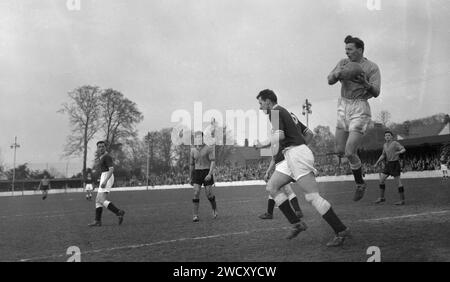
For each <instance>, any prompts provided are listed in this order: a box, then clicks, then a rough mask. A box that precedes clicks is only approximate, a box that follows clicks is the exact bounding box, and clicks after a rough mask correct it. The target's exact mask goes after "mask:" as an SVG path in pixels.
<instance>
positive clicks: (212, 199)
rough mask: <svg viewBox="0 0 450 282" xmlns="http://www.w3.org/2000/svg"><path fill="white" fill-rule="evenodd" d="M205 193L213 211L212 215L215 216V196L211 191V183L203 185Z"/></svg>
mask: <svg viewBox="0 0 450 282" xmlns="http://www.w3.org/2000/svg"><path fill="white" fill-rule="evenodd" d="M205 193H206V198H208V200H209V202H210V203H211V208H212V211H213V217H214V218H216V217H217V203H216V196H215V195H214V193H213V192H212V185H208V186H205Z"/></svg>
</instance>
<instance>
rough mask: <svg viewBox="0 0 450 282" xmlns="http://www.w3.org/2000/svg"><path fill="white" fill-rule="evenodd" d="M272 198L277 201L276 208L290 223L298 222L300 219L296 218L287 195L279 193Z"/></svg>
mask: <svg viewBox="0 0 450 282" xmlns="http://www.w3.org/2000/svg"><path fill="white" fill-rule="evenodd" d="M274 200H275V202H276V203H277V206H278V208H279V209H280V210H281V212H282V213H283V214H284V216H285V217H286V218H287V220H288V221H289V222H290V223H291V224H295V223H298V222H300V219H298V217H297V216H296V215H295V212H294V210H292V207H291V205H290V203H289V199H288V197H287V196H286V195H285V194H284V193H279V194H278V195H276V196H275V197H274Z"/></svg>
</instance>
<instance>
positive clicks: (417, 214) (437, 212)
mask: <svg viewBox="0 0 450 282" xmlns="http://www.w3.org/2000/svg"><path fill="white" fill-rule="evenodd" d="M448 212H450V210H443V211H434V212H424V213H416V214H405V215H398V216H389V217H380V218H370V219H360V220H358V221H364V222H371V221H381V220H391V219H399V218H409V217H418V216H426V215H432V214H444V213H448Z"/></svg>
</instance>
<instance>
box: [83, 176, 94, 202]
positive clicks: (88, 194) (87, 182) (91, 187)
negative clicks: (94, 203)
mask: <svg viewBox="0 0 450 282" xmlns="http://www.w3.org/2000/svg"><path fill="white" fill-rule="evenodd" d="M93 183H94V180H93V179H92V173H91V172H90V170H88V173H87V175H86V179H85V180H84V189H85V191H86V200H89V201H90V200H91V199H92V191H93V190H94V185H93Z"/></svg>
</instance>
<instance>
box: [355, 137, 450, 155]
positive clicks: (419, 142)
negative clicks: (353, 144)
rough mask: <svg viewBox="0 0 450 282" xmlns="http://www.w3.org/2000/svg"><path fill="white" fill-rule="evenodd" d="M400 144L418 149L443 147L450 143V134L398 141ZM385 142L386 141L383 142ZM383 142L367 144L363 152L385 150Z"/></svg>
mask: <svg viewBox="0 0 450 282" xmlns="http://www.w3.org/2000/svg"><path fill="white" fill-rule="evenodd" d="M397 141H398V142H399V143H400V144H402V145H403V146H405V147H406V148H408V147H418V146H427V145H431V146H432V145H442V144H446V143H449V142H450V134H446V135H435V136H425V137H418V138H408V139H402V140H397ZM383 142H384V141H383ZM383 142H379V141H378V140H376V141H374V142H372V143H370V144H367V145H365V146H363V147H362V149H363V150H366V151H371V150H381V148H383Z"/></svg>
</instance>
